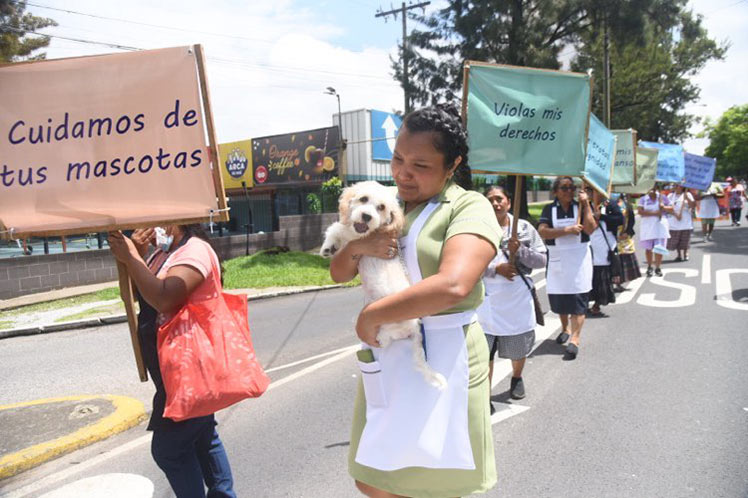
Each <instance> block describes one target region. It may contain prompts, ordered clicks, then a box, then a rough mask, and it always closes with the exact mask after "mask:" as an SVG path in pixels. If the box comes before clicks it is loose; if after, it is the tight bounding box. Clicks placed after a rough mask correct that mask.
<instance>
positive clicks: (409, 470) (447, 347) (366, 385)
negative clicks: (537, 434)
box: [330, 106, 501, 498]
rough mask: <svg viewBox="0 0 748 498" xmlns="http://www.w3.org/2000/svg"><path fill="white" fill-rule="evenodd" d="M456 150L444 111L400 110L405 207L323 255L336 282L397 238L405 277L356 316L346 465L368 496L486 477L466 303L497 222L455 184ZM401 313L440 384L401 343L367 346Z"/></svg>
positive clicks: (460, 177)
mask: <svg viewBox="0 0 748 498" xmlns="http://www.w3.org/2000/svg"><path fill="white" fill-rule="evenodd" d="M467 152H468V147H467V135H466V133H465V131H464V130H463V128H462V123H461V119H460V116H459V113H458V111H457V109H456V108H454V107H451V106H449V107H446V106H435V107H427V108H424V109H419V110H416V111H413V112H412V113H410V114H408V115H407V116H406V117H405V120H404V121H403V125H402V127H401V128H400V132H399V134H398V137H397V141H396V144H395V150H394V153H393V157H392V163H391V169H392V177H393V178H394V180H395V184H396V186H397V192H398V196H399V198H400V201H401V203H402V205H403V210H404V212H405V229H404V230H403V234H402V236H401V238H400V239H399V241H398V240H397V239H394V238H393V237H392V236H388V235H379V236H375V237H372V239H370V240H368V241H366V243H355V244H348V245H346V246H345V247H344V248H343V249H341V250H339V251H337V252H336V253H335V256H334V257H333V259H332V261H331V264H330V274H331V276H332V278H333V280H335V281H336V282H346V281H349V280H351V279H352V278H353V277H354V276H355V275H356V273H357V271H358V266H357V265H358V260H359V259H360V256H362V255H368V256H376V257H380V258H393V257H396V253H397V248H398V242H399V246H400V248H401V250H402V255H401V256H402V259H403V260H404V261H405V264H406V267H407V270H408V275H409V278H410V280H411V283H412V285H411V286H410V287H409V288H408V289H406V290H404V291H401V292H398V293H396V294H392V295H389V296H387V297H384V298H382V299H379V300H377V301H374V302H373V303H370V304H368V305H366V306H365V307H364V309H363V310H362V311H361V313H360V314H359V316H358V321H357V323H356V332H357V334H358V337H359V338H360V339H361V341H362V342H363V343H364V344H365V350H364V352H366V351H368V350H370V351H371V353H370V355H371V357H370V358H368V359H364V360H360V361H363V364H362V365H361V368H362V371H364V372H366V373H365V374H363V375H362V377H363V381H362V382H360V383H359V389H358V394H357V396H356V402H355V408H354V416H353V427H352V431H351V447H350V453H349V472H350V474H351V476H352V477H353V478H354V479H355V481H356V486H357V487H358V489H359V490H360V491H361V492H362V493H363V494H365V495H367V496H369V497H378V498H379V497H398V496H429V497H455V496H466V495H469V494H472V493H481V492H485V491H486V490H488V489H490V488H491V487H493V486H494V484H495V483H496V466H495V460H494V452H493V438H492V435H491V422H490V415H489V404H488V399H489V398H488V396H489V389H490V385H489V381H488V348H487V346H486V340H485V339H484V337H483V331H482V329H481V327H480V325H479V323H478V322H477V315H476V312H475V310H476V308H477V307H478V305H479V304H480V303H481V300H482V298H483V285H482V283H481V276H482V274H483V271H484V270H485V268H486V266H487V265H488V263H489V262H490V261H491V259H493V257H494V256H495V255H496V253H497V250H498V248H499V243H500V239H501V231H500V229H499V226H498V224H497V223H496V217H495V216H494V214H493V210H492V209H491V205H490V204H489V202H488V201H487V200H486V199H485V198H484V197H483V196H482V195H480V194H478V193H476V192H471V191H468V190H465V189H464V188H463V187H469V186H470V184H471V183H472V182H471V178H470V169H469V168H468V166H467ZM412 318H420V319H421V321H422V333H423V335H424V349H425V351H426V357H427V361H428V363H429V365H430V366H431V368H433V369H435V370H437V371H439V372H440V373H442V374H443V375H444V376H445V377H446V379H447V386H446V388H445V389H444V390H441V391H440V390H438V389H436V388H435V387H432V386H430V385H429V384H428V383H427V382H426V381H425V380H424V379H423V376H421V375H420V374H419V373H418V372H417V371H416V370H415V369H414V368H413V364H412V361H411V356H412V347H411V344H410V341H395V342H393V343H392V344H390V345H389V346H388V347H387V348H379V347H378V343H377V342H376V337H377V331H378V329H379V327H380V326H381V325H382V324H386V323H395V322H399V321H403V320H407V319H412ZM362 356H365V355H360V356H359V358H361V357H362Z"/></svg>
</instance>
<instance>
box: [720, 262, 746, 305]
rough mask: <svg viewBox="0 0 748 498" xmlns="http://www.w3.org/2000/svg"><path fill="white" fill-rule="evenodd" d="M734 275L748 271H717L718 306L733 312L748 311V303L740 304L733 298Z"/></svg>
mask: <svg viewBox="0 0 748 498" xmlns="http://www.w3.org/2000/svg"><path fill="white" fill-rule="evenodd" d="M734 273H748V269H745V268H739V269H734V268H733V269H729V270H717V272H716V274H715V287H716V289H715V292H716V294H717V304H718V305H720V306H722V307H723V308H728V309H731V310H741V311H748V302H746V303H739V302H737V301H735V300H733V298H732V283H731V282H730V276H731V275H732V274H734Z"/></svg>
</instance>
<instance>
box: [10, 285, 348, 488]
mask: <svg viewBox="0 0 748 498" xmlns="http://www.w3.org/2000/svg"><path fill="white" fill-rule="evenodd" d="M342 287H344V286H343V285H342V284H333V285H322V286H319V287H309V288H304V289H292V290H285V291H278V292H269V293H267V294H257V295H255V296H247V301H259V300H261V299H270V298H273V297H281V296H290V295H292V294H303V293H306V292H314V291H321V290H329V289H339V288H342ZM228 292H231V291H228ZM124 322H127V315H126V314H121V315H112V316H105V317H101V318H88V319H86V320H76V321H73V322H63V323H56V324H54V325H40V326H37V327H23V328H18V329H8V330H0V340H2V339H10V338H11V337H21V336H25V335H37V334H48V333H51V332H62V331H65V330H76V329H84V328H88V327H101V326H103V325H114V324H116V323H124ZM0 478H1V477H0Z"/></svg>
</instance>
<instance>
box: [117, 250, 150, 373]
mask: <svg viewBox="0 0 748 498" xmlns="http://www.w3.org/2000/svg"><path fill="white" fill-rule="evenodd" d="M117 273H119V293H120V296H121V297H122V301H123V302H124V303H125V311H126V312H127V324H128V325H129V327H130V340H131V341H132V349H133V353H135V364H136V365H137V367H138V375H139V376H140V381H141V382H148V372H147V371H146V369H145V363H143V355H142V354H141V352H140V339H139V338H138V317H137V316H136V315H135V299H134V296H133V292H132V281H131V280H130V275H129V274H128V273H127V266H125V265H124V264H122V263H120V262H119V261H117Z"/></svg>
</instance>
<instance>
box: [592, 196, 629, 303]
mask: <svg viewBox="0 0 748 498" xmlns="http://www.w3.org/2000/svg"><path fill="white" fill-rule="evenodd" d="M584 190H585V192H587V195H588V196H592V199H593V201H592V204H591V205H592V212H593V217H594V218H595V221H596V222H597V228H596V229H595V231H594V232H592V234H590V248H591V249H592V290H591V291H590V301H594V302H595V304H594V305H592V307H591V308H590V309H589V311H588V314H589V315H590V316H605V313H603V312H602V311H601V310H600V307H601V306H607V305H608V304H611V303H615V302H616V294H615V292H614V291H613V283H617V284H618V283H620V281H621V276H620V275H613V273H612V270H611V268H612V267H611V261H610V259H609V257H608V256H609V254H608V253H609V251H614V250H616V235H615V234H616V232H617V231H618V227H619V226H621V224H622V223H623V214H621V208H619V207H618V204H617V203H615V202H607V201H603V200H602V199H600V195H599V194H598V193H597V192H595V191H594V190H593V188H592V187H590V186H586V187H585V189H584Z"/></svg>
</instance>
